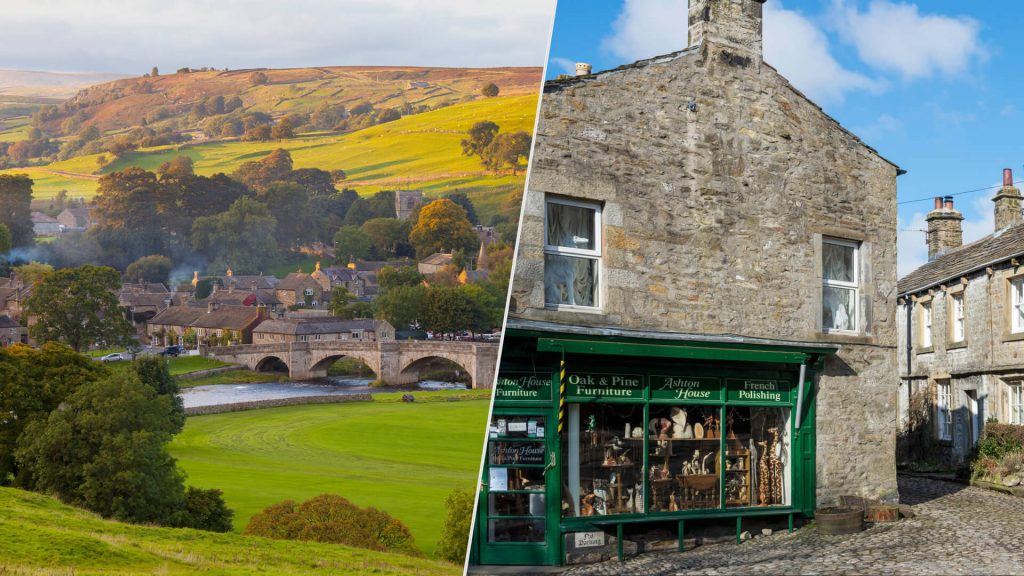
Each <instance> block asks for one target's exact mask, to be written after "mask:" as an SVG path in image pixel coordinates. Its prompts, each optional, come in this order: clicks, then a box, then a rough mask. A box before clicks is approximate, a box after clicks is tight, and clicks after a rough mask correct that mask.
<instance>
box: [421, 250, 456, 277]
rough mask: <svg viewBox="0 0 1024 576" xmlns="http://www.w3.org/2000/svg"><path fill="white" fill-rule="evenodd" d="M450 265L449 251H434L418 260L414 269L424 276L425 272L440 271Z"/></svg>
mask: <svg viewBox="0 0 1024 576" xmlns="http://www.w3.org/2000/svg"><path fill="white" fill-rule="evenodd" d="M451 265H452V254H451V253H450V252H449V253H446V252H435V253H433V254H431V255H430V256H427V257H426V258H424V259H423V260H420V262H419V264H417V265H416V269H417V270H419V271H420V274H423V275H424V276H426V275H427V274H435V273H437V272H440V271H441V270H444V269H445V268H447V267H448V266H451Z"/></svg>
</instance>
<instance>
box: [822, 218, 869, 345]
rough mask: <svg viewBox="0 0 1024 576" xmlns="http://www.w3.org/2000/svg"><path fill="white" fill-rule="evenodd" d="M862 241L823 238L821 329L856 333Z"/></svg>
mask: <svg viewBox="0 0 1024 576" xmlns="http://www.w3.org/2000/svg"><path fill="white" fill-rule="evenodd" d="M859 247H860V244H859V243H857V242H853V241H850V240H840V239H836V238H824V239H822V243H821V248H822V263H821V264H822V265H821V271H822V274H821V276H822V284H823V286H822V298H821V302H822V328H823V329H824V331H826V332H856V331H857V330H858V326H857V302H858V293H859V288H860V285H859V282H860V278H859V274H858V271H857V268H858V266H859V264H858V251H859Z"/></svg>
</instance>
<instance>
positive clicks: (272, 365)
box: [253, 355, 291, 373]
mask: <svg viewBox="0 0 1024 576" xmlns="http://www.w3.org/2000/svg"><path fill="white" fill-rule="evenodd" d="M253 371H255V372H285V373H288V372H290V371H291V370H290V367H289V366H288V363H287V362H285V361H284V360H282V359H281V357H279V356H274V355H269V356H263V357H262V358H260V359H259V360H257V361H256V363H255V364H254V365H253Z"/></svg>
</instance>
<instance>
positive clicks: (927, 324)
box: [921, 303, 932, 348]
mask: <svg viewBox="0 0 1024 576" xmlns="http://www.w3.org/2000/svg"><path fill="white" fill-rule="evenodd" d="M931 347H932V305H931V303H928V304H922V305H921V348H931Z"/></svg>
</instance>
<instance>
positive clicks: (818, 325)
mask: <svg viewBox="0 0 1024 576" xmlns="http://www.w3.org/2000/svg"><path fill="white" fill-rule="evenodd" d="M761 13H762V1H758V0H691V1H690V10H689V18H690V26H689V41H690V47H689V48H686V49H684V50H681V51H678V52H674V53H671V54H666V55H664V56H659V57H656V58H651V59H649V60H643V61H639V62H635V63H633V64H629V65H625V66H621V67H619V68H616V69H613V70H608V71H604V72H598V73H594V74H586V73H584V74H582V75H580V76H577V77H571V78H564V79H559V80H554V81H551V82H548V83H547V84H546V86H545V89H544V95H543V100H542V104H541V112H540V120H539V125H538V132H537V135H536V144H535V148H534V152H533V157H532V159H531V175H530V180H529V183H528V186H527V191H526V194H525V198H524V203H525V206H524V217H523V218H524V219H523V223H522V228H521V230H520V237H519V247H518V258H517V261H516V267H515V271H514V278H513V285H512V299H511V302H510V308H509V310H510V313H509V320H508V325H507V330H506V334H505V340H504V347H503V351H502V358H501V361H500V365H499V375H498V385H497V391H496V396H495V398H496V400H495V408H494V416H493V419H492V421H491V428H490V434H489V437H490V438H491V440H490V441H489V448H488V451H487V454H488V459H487V460H486V467H485V471H484V477H483V479H482V482H483V483H484V485H485V488H484V490H482V491H481V500H480V505H479V507H478V509H479V516H478V518H477V522H476V526H479V527H481V529H480V530H479V531H478V533H477V535H476V538H475V539H474V541H473V545H474V547H475V549H474V560H475V561H476V562H479V563H482V564H523V563H542V564H552V563H565V562H574V561H578V560H579V559H581V558H587V559H596V558H601V557H607V555H608V554H613V555H614V554H615V553H616V552H618V553H619V554H621V553H622V550H623V549H626V550H627V551H628V550H630V549H633V550H635V549H636V544H635V543H633V542H631V540H632V539H633V538H634V537H633V536H629V537H625V538H626V540H627V542H625V543H624V544H623V543H622V542H621V541H620V540H619V539H620V538H623V534H625V533H629V534H636V533H637V531H642V529H643V526H644V525H645V524H644V523H645V522H650V521H652V520H661V521H668V525H670V526H676V525H677V524H676V521H679V522H678V527H679V530H683V529H684V527H683V522H682V520H683V519H700V518H714V519H718V520H720V521H727V522H728V523H730V524H729V525H730V526H736V529H737V532H739V530H740V524H741V521H742V519H743V518H744V517H746V516H748V515H754V516H760V515H764V514H768V513H771V514H778V515H782V516H786V515H788V516H789V517H790V518H791V519H792V517H793V516H804V517H810V516H813V514H814V511H815V509H816V508H817V507H819V506H827V505H830V504H834V503H836V501H837V500H838V498H839V496H841V495H857V496H862V497H867V498H878V499H882V500H886V501H896V500H897V499H898V492H897V485H896V463H895V456H894V453H895V440H896V434H895V419H896V390H895V386H894V380H895V378H894V376H895V375H896V374H897V369H896V346H897V334H896V321H895V318H894V313H895V309H896V250H895V248H896V178H897V176H898V175H899V174H900V169H899V168H898V167H897V166H896V165H894V164H893V163H892V162H890V161H888V160H886V159H885V158H882V157H881V156H880V155H879V154H878V153H877V152H876V151H874V150H873V149H871V148H870V147H868V146H867V145H865V144H864V143H863V142H862V141H861V140H860V139H859V138H857V137H856V136H855V135H854V134H852V133H850V132H849V131H848V130H846V129H844V128H843V127H842V126H840V125H839V123H837V122H836V121H835V120H834V119H832V118H831V117H829V116H828V115H827V114H825V113H824V112H823V111H822V110H821V108H819V107H818V106H817V105H815V104H814V103H813V102H812V101H810V100H809V99H807V97H806V96H804V95H803V94H801V93H800V92H799V91H798V90H796V89H795V88H794V87H793V86H792V85H790V83H789V82H788V81H787V80H786V79H785V78H784V77H782V76H781V75H780V74H779V73H778V72H777V71H776V70H775V69H774V68H772V67H771V66H770V64H769V63H767V62H765V61H764V60H763V59H762V51H761V27H762V22H761ZM686 42H687V38H685V37H683V35H682V34H680V38H679V44H680V45H681V46H682V45H685V44H686ZM584 71H585V68H584ZM563 386H564V391H563V390H562V387H563ZM562 402H564V407H563V406H562ZM531 430H532V431H531ZM524 442H525V443H532V445H531V449H530V450H527V449H526V448H524V447H523V446H524V445H521V444H522V443H524ZM513 448H514V449H513ZM527 452H529V453H527ZM645 463H646V466H644V464H645ZM537 464H539V465H540V466H542V467H544V470H545V471H546V472H545V474H544V475H543V476H538V475H537V473H536V471H534V470H531V469H530V468H529V467H520V466H523V465H537ZM548 470H550V471H548ZM522 490H530V491H534V492H543V493H544V494H545V495H546V501H547V502H552V501H553V502H554V503H553V504H548V505H545V506H546V507H545V506H540V505H539V502H534V501H533V500H524V499H522V498H520V497H519V496H516V494H520V493H521V491H522ZM535 504H538V505H537V506H535ZM510 515H511V516H516V518H514V519H509V516H510ZM634 523H636V524H634ZM687 524H688V525H689V524H690V523H689V522H687ZM686 529H687V530H689V528H686ZM619 544H622V547H620V548H618V550H616V546H617V545H619Z"/></svg>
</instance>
